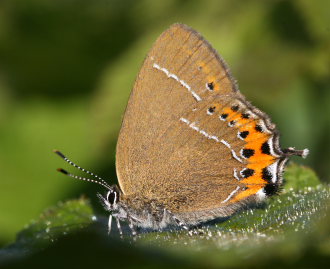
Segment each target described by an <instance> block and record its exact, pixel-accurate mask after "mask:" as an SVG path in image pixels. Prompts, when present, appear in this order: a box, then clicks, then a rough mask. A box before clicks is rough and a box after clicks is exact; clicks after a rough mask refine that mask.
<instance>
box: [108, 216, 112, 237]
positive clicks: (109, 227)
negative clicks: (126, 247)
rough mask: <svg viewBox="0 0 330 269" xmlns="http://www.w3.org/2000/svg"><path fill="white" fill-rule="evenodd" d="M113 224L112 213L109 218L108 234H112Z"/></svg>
mask: <svg viewBox="0 0 330 269" xmlns="http://www.w3.org/2000/svg"><path fill="white" fill-rule="evenodd" d="M111 224H112V214H110V216H109V220H108V235H110V233H111Z"/></svg>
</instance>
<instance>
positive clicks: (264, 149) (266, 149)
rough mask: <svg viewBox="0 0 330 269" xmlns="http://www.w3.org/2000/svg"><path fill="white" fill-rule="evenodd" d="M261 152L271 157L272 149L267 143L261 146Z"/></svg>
mask: <svg viewBox="0 0 330 269" xmlns="http://www.w3.org/2000/svg"><path fill="white" fill-rule="evenodd" d="M261 152H262V153H264V154H268V155H270V147H269V144H268V142H267V141H266V142H264V143H263V144H262V145H261Z"/></svg>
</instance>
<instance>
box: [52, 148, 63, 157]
mask: <svg viewBox="0 0 330 269" xmlns="http://www.w3.org/2000/svg"><path fill="white" fill-rule="evenodd" d="M53 152H54V153H56V154H57V155H58V156H60V157H61V158H63V159H65V156H64V154H63V153H62V152H60V151H59V150H57V149H53Z"/></svg>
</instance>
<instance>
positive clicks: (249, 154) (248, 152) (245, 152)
mask: <svg viewBox="0 0 330 269" xmlns="http://www.w3.org/2000/svg"><path fill="white" fill-rule="evenodd" d="M254 153H255V151H254V149H243V150H242V156H243V157H244V158H246V159H248V158H250V157H252V156H253V155H254Z"/></svg>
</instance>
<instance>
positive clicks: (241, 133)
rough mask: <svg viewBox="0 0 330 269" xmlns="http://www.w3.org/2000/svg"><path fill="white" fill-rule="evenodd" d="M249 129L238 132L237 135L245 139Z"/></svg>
mask: <svg viewBox="0 0 330 269" xmlns="http://www.w3.org/2000/svg"><path fill="white" fill-rule="evenodd" d="M249 133H250V132H249V131H243V132H240V133H239V134H238V135H239V136H240V137H241V138H243V139H245V138H247V136H248V135H249Z"/></svg>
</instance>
